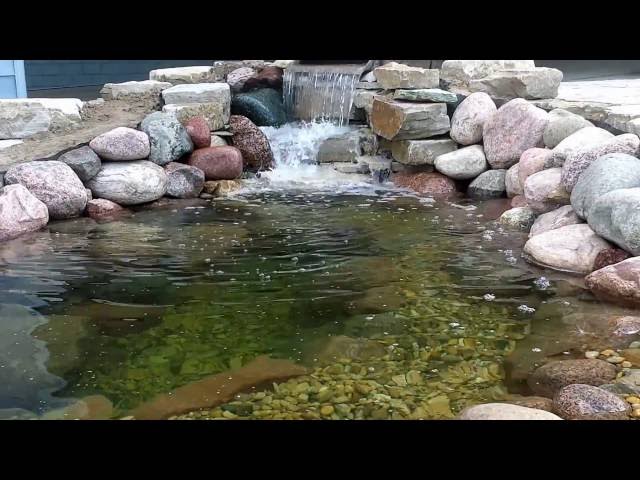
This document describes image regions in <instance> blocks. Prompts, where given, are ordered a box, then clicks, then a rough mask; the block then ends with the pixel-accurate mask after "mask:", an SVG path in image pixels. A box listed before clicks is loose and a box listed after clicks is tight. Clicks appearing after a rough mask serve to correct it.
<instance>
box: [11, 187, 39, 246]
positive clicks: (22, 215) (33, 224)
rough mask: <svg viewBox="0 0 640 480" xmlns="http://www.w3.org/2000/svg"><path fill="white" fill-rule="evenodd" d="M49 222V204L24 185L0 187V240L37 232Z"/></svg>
mask: <svg viewBox="0 0 640 480" xmlns="http://www.w3.org/2000/svg"><path fill="white" fill-rule="evenodd" d="M47 222H49V211H48V209H47V206H46V205H45V204H44V203H42V202H41V201H40V200H38V199H37V198H36V197H35V196H34V195H32V194H31V193H30V192H29V190H27V189H26V188H25V187H24V186H22V185H19V184H18V185H7V186H6V187H4V188H1V189H0V241H5V240H10V239H12V238H16V237H19V236H20V235H22V234H24V233H28V232H35V231H36V230H40V229H41V228H43V227H44V226H45V225H46V224H47Z"/></svg>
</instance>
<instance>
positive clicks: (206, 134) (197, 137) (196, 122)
mask: <svg viewBox="0 0 640 480" xmlns="http://www.w3.org/2000/svg"><path fill="white" fill-rule="evenodd" d="M184 128H185V129H186V130H187V133H188V134H189V138H191V141H192V142H193V146H194V147H195V148H205V147H210V146H211V129H210V128H209V125H208V124H207V120H206V119H205V118H204V117H193V118H190V119H189V120H187V122H186V123H185V124H184Z"/></svg>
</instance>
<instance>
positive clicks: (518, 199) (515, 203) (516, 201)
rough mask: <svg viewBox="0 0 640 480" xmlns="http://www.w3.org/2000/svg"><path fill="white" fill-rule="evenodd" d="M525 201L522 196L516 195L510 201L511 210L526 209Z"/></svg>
mask: <svg viewBox="0 0 640 480" xmlns="http://www.w3.org/2000/svg"><path fill="white" fill-rule="evenodd" d="M528 206H529V204H528V203H527V199H526V198H525V196H524V195H516V196H515V197H513V198H512V199H511V208H519V207H528Z"/></svg>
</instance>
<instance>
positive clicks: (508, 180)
mask: <svg viewBox="0 0 640 480" xmlns="http://www.w3.org/2000/svg"><path fill="white" fill-rule="evenodd" d="M504 184H505V187H506V189H507V197H509V198H513V197H515V196H516V195H524V187H523V185H522V184H521V183H520V162H518V163H516V164H515V165H513V166H511V167H509V169H508V170H507V175H506V176H505V178H504Z"/></svg>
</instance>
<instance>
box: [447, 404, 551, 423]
mask: <svg viewBox="0 0 640 480" xmlns="http://www.w3.org/2000/svg"><path fill="white" fill-rule="evenodd" d="M458 418H459V419H460V420H562V418H560V417H559V416H557V415H554V414H553V413H551V412H547V411H546V410H539V409H537V408H529V407H522V406H520V405H512V404H510V403H485V404H482V405H474V406H472V407H467V408H465V409H464V410H463V411H462V412H460V415H459V416H458Z"/></svg>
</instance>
